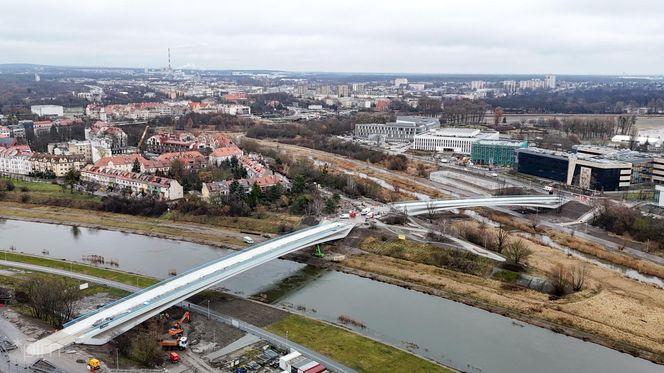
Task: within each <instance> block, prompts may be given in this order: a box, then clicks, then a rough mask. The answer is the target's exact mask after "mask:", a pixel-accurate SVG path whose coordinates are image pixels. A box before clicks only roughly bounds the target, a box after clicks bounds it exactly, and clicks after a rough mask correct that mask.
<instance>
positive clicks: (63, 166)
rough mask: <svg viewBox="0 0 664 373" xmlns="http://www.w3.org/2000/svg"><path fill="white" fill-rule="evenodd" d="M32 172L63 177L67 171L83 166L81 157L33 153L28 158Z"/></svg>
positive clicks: (83, 159)
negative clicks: (50, 173)
mask: <svg viewBox="0 0 664 373" xmlns="http://www.w3.org/2000/svg"><path fill="white" fill-rule="evenodd" d="M30 163H31V167H32V172H34V173H45V172H49V171H50V172H52V173H53V174H54V175H55V176H56V177H63V176H65V175H66V174H67V172H69V170H80V169H81V167H83V166H84V165H85V158H84V157H83V156H82V155H53V154H48V153H34V154H33V155H32V157H30Z"/></svg>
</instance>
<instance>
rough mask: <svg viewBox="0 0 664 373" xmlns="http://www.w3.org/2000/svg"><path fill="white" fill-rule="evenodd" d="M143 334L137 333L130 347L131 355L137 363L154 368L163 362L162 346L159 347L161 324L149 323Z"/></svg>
mask: <svg viewBox="0 0 664 373" xmlns="http://www.w3.org/2000/svg"><path fill="white" fill-rule="evenodd" d="M146 326H147V327H146V328H145V330H143V331H142V332H141V333H136V335H135V337H134V338H133V340H132V341H131V345H130V347H129V355H130V356H131V357H132V358H133V359H134V360H136V361H138V362H140V363H141V364H143V365H145V366H146V367H149V368H152V367H155V366H158V365H161V364H162V362H163V357H162V352H161V346H159V342H158V341H159V337H160V333H159V324H158V323H157V322H155V321H152V322H148V324H147V325H146Z"/></svg>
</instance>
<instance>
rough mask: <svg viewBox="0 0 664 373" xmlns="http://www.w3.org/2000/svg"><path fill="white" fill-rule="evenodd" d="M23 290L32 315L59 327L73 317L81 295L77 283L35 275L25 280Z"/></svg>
mask: <svg viewBox="0 0 664 373" xmlns="http://www.w3.org/2000/svg"><path fill="white" fill-rule="evenodd" d="M22 290H23V291H24V292H25V295H26V298H27V299H28V307H29V308H30V312H31V313H32V315H33V316H34V317H36V318H38V319H40V320H43V321H46V322H48V323H49V324H51V325H53V326H55V327H57V328H61V327H62V325H63V324H64V323H65V322H67V321H69V320H71V319H72V318H73V316H74V305H75V303H76V301H77V300H78V299H80V297H81V295H80V291H79V290H78V286H77V285H76V283H75V282H72V281H69V280H67V279H64V278H51V277H45V276H33V277H30V278H29V279H27V280H25V281H24V282H23V284H22Z"/></svg>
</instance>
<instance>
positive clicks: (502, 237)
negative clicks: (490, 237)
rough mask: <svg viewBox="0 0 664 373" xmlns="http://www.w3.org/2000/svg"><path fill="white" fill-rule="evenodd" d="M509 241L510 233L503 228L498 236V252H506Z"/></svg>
mask: <svg viewBox="0 0 664 373" xmlns="http://www.w3.org/2000/svg"><path fill="white" fill-rule="evenodd" d="M508 240H509V233H507V231H506V230H504V229H503V228H502V227H500V228H499V229H498V234H496V252H499V253H502V252H503V250H505V246H507V244H508V242H507V241H508Z"/></svg>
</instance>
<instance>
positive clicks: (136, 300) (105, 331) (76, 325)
mask: <svg viewBox="0 0 664 373" xmlns="http://www.w3.org/2000/svg"><path fill="white" fill-rule="evenodd" d="M353 227H354V224H350V223H340V222H327V223H321V224H319V225H317V226H313V227H310V228H306V229H302V230H299V231H296V232H294V233H290V234H287V235H284V236H280V237H277V238H274V239H271V240H269V241H265V242H262V243H259V244H256V245H252V246H251V247H249V248H247V249H245V250H242V251H240V252H237V253H234V254H231V255H227V256H224V257H222V258H219V259H218V260H216V261H213V262H211V263H206V264H204V265H202V266H200V267H197V268H194V269H191V270H189V271H187V272H184V273H182V274H179V275H177V276H174V277H171V278H169V279H166V280H164V281H161V282H159V283H157V284H155V285H153V286H150V287H148V288H145V289H143V290H141V291H139V292H136V293H133V294H131V295H129V296H127V297H125V298H122V299H120V300H118V301H116V302H112V303H109V304H107V305H106V306H104V307H102V308H99V309H96V310H94V311H92V312H90V313H88V314H85V315H82V316H80V317H78V318H77V319H74V320H72V321H70V322H68V323H67V324H65V326H64V328H63V329H61V330H59V331H57V332H55V333H53V334H51V335H50V336H48V337H45V338H43V339H41V340H39V341H37V342H34V343H33V344H31V345H29V346H28V348H27V350H26V351H27V352H28V353H29V354H31V355H43V354H48V353H51V352H54V351H57V350H59V349H61V348H63V347H66V346H68V345H71V344H73V343H82V344H93V345H101V344H104V343H106V342H108V341H110V340H111V339H113V338H115V337H116V336H118V335H120V334H122V333H124V332H126V331H128V330H130V329H131V328H133V327H134V326H136V325H138V324H140V323H142V322H143V321H145V320H147V319H149V318H151V317H153V316H155V315H158V314H160V313H161V312H163V311H164V310H166V309H168V308H169V307H171V306H173V305H175V304H177V303H179V302H181V301H183V300H185V299H187V298H189V297H191V296H192V295H194V294H197V293H199V292H201V291H203V290H205V289H208V288H210V287H212V286H214V285H215V284H217V283H218V282H220V281H223V280H226V279H228V278H230V277H232V276H235V275H237V274H239V273H242V272H244V271H247V270H249V269H251V268H254V267H256V266H259V265H261V264H263V263H266V262H268V261H270V260H273V259H276V258H278V257H280V256H283V255H286V254H288V253H291V252H294V251H297V250H300V249H302V248H305V247H310V246H314V245H316V244H319V243H323V242H328V241H333V240H338V239H341V238H344V237H346V236H347V235H348V233H349V232H350V231H351V229H353Z"/></svg>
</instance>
